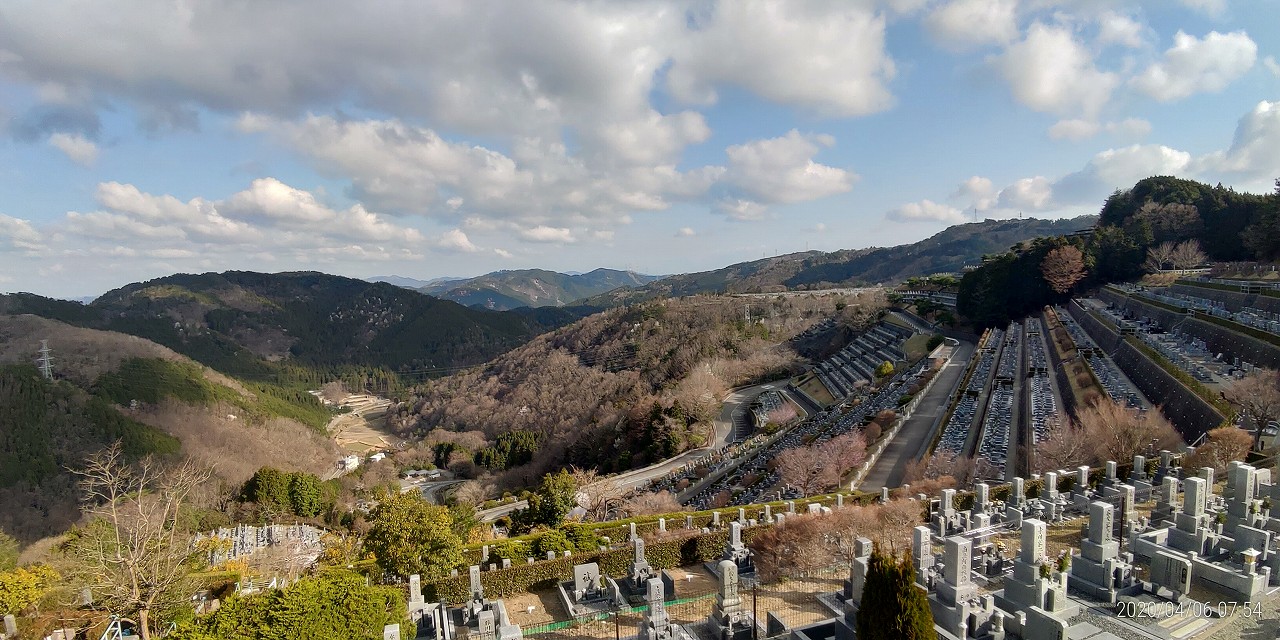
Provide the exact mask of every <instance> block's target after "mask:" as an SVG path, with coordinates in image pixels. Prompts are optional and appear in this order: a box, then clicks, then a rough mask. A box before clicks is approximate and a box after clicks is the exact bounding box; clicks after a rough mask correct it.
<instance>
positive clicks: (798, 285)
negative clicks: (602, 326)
mask: <svg viewBox="0 0 1280 640" xmlns="http://www.w3.org/2000/svg"><path fill="white" fill-rule="evenodd" d="M1097 221H1098V217H1097V216H1080V217H1078V218H1072V219H1067V220H1039V219H1036V218H1026V219H1019V220H984V221H982V222H973V223H968V224H959V225H955V226H951V227H948V228H946V229H944V230H942V231H941V232H939V233H937V234H935V235H933V236H931V237H929V238H926V239H924V240H921V241H920V242H915V243H912V244H904V245H898V246H895V247H887V248H875V247H873V248H870V249H850V250H843V251H833V252H831V253H823V252H820V251H806V252H802V253H792V254H788V255H782V256H775V257H772V258H764V259H761V260H753V261H751V262H742V263H739V264H735V265H731V266H728V267H724V268H723V269H716V270H713V271H703V272H699V273H689V274H682V275H675V276H668V277H666V278H662V279H661V280H657V281H655V282H651V283H649V284H648V285H645V286H643V287H638V288H630V289H619V290H615V291H611V292H608V293H605V294H602V295H599V296H595V297H593V298H587V299H585V300H583V301H582V303H584V304H586V305H588V306H596V307H605V306H611V305H617V304H626V303H630V302H638V301H642V300H653V299H659V298H666V297H672V296H687V295H693V294H697V293H752V292H769V291H780V290H783V289H817V288H824V287H832V286H846V285H847V286H858V285H868V284H882V283H883V284H891V283H896V282H900V281H902V280H905V279H907V278H910V277H914V276H922V275H928V274H932V273H944V272H954V271H959V270H960V269H961V268H962V267H964V266H966V265H977V264H978V263H979V262H980V261H981V260H982V256H984V255H987V254H991V253H998V252H1002V251H1006V250H1008V248H1009V247H1010V246H1013V245H1016V244H1018V243H1020V242H1024V241H1026V240H1030V239H1033V238H1039V237H1043V236H1056V235H1060V234H1065V233H1073V232H1075V231H1080V230H1082V229H1088V228H1089V227H1091V226H1093V225H1094V224H1095V223H1097Z"/></svg>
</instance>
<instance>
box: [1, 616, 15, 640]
mask: <svg viewBox="0 0 1280 640" xmlns="http://www.w3.org/2000/svg"><path fill="white" fill-rule="evenodd" d="M4 635H5V637H8V638H16V637H18V619H17V618H15V617H13V614H9V615H6V616H5V617H4Z"/></svg>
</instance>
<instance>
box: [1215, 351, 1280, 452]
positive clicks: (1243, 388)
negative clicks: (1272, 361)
mask: <svg viewBox="0 0 1280 640" xmlns="http://www.w3.org/2000/svg"><path fill="white" fill-rule="evenodd" d="M1223 395H1224V396H1226V398H1227V400H1228V401H1230V402H1231V403H1233V404H1235V405H1236V406H1238V407H1240V415H1241V416H1243V417H1244V418H1245V419H1246V420H1248V421H1249V422H1251V423H1253V424H1252V426H1253V428H1254V435H1253V448H1254V449H1258V448H1260V447H1261V444H1262V429H1263V428H1264V427H1266V426H1267V423H1268V422H1271V421H1272V420H1276V419H1277V418H1278V417H1280V373H1277V372H1276V371H1273V370H1271V369H1260V370H1258V371H1254V372H1253V373H1250V374H1249V375H1247V376H1245V377H1243V378H1241V379H1239V380H1236V381H1234V382H1232V383H1231V385H1230V386H1228V387H1227V390H1226V391H1224V392H1223Z"/></svg>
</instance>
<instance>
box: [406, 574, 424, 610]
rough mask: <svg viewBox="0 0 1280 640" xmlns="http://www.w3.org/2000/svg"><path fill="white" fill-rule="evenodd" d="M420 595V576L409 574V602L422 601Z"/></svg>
mask: <svg viewBox="0 0 1280 640" xmlns="http://www.w3.org/2000/svg"><path fill="white" fill-rule="evenodd" d="M423 601H424V600H423V597H422V576H420V575H418V574H416V573H415V574H413V575H411V576H409V603H410V605H412V604H413V603H415V602H423Z"/></svg>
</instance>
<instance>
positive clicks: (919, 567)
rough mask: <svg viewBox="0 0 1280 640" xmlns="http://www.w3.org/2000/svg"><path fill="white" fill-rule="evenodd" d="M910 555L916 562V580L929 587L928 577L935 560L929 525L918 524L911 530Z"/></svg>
mask: <svg viewBox="0 0 1280 640" xmlns="http://www.w3.org/2000/svg"><path fill="white" fill-rule="evenodd" d="M911 557H912V558H914V559H915V562H916V582H917V583H918V584H920V585H921V586H923V587H925V588H926V589H928V588H931V586H932V585H931V584H930V579H929V578H930V576H931V575H932V573H933V566H934V564H935V560H934V557H933V536H932V535H931V532H930V531H929V527H926V526H918V527H916V528H914V529H912V530H911Z"/></svg>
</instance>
